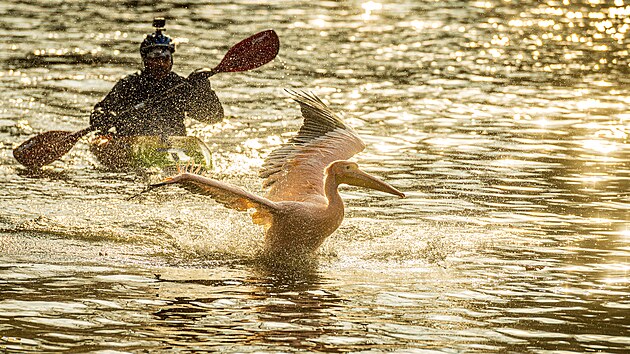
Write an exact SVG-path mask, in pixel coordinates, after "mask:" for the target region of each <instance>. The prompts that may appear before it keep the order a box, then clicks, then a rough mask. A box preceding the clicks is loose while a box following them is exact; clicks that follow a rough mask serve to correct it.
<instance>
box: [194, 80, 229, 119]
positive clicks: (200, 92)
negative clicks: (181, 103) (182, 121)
mask: <svg viewBox="0 0 630 354" xmlns="http://www.w3.org/2000/svg"><path fill="white" fill-rule="evenodd" d="M187 80H188V83H189V84H190V85H191V89H190V96H189V98H188V102H187V109H186V112H187V114H188V116H189V117H190V118H193V119H196V120H198V121H201V122H205V123H216V122H220V121H221V120H223V116H224V113H223V106H222V105H221V102H220V101H219V97H217V94H216V93H215V92H214V90H212V86H211V85H210V80H208V77H207V75H203V74H202V75H199V74H195V73H194V72H193V73H192V74H190V75H189V76H188V79H187Z"/></svg>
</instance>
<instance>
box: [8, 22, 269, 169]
mask: <svg viewBox="0 0 630 354" xmlns="http://www.w3.org/2000/svg"><path fill="white" fill-rule="evenodd" d="M279 50H280V40H279V39H278V35H277V34H276V32H275V31H274V30H266V31H262V32H259V33H256V34H254V35H253V36H251V37H248V38H246V39H244V40H242V41H240V42H238V43H236V44H235V45H234V46H232V48H230V49H229V50H228V52H227V53H226V54H225V56H224V57H223V60H221V62H220V63H219V65H217V66H216V67H215V68H214V69H208V68H203V69H197V70H195V72H202V73H204V74H206V75H204V76H207V77H210V76H213V75H215V74H219V73H226V72H240V71H247V70H252V69H256V68H258V67H260V66H262V65H264V64H267V63H268V62H270V61H271V60H273V59H274V58H275V57H276V55H277V54H278V51H279ZM179 86H180V85H177V86H175V87H172V88H171V89H169V90H168V91H167V92H165V93H163V94H162V95H160V96H159V98H164V95H165V94H168V92H169V91H170V92H174V91H175V89H176V88H177V87H179ZM156 98H158V97H154V98H149V99H147V100H146V101H144V102H142V103H140V104H138V105H136V106H134V107H131V108H129V109H127V110H125V111H123V112H120V113H118V114H119V115H121V114H124V113H126V112H128V111H130V110H132V109H134V108H136V107H139V106H144V105H146V104H148V103H151V102H152V101H153V100H155V99H156ZM94 130H96V128H95V127H93V126H89V127H87V128H85V129H82V130H79V131H76V132H70V131H64V130H52V131H47V132H44V133H41V134H38V135H36V136H34V137H32V138H30V139H28V140H27V141H25V142H23V143H22V144H20V145H19V146H18V147H16V148H15V149H14V150H13V157H15V159H16V160H17V161H18V162H19V163H21V164H22V165H24V166H26V167H30V168H39V167H42V166H44V165H47V164H49V163H51V162H53V161H55V160H58V159H59V158H61V157H62V156H63V155H65V154H66V153H68V151H70V149H72V147H73V146H74V145H75V144H76V143H77V141H79V139H81V137H83V136H84V135H86V134H88V133H90V132H92V131H94Z"/></svg>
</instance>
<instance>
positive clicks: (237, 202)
mask: <svg viewBox="0 0 630 354" xmlns="http://www.w3.org/2000/svg"><path fill="white" fill-rule="evenodd" d="M168 184H178V185H180V186H182V187H184V188H185V189H187V190H189V191H191V192H193V193H197V194H203V195H208V196H210V197H212V199H214V200H216V201H217V202H219V203H221V204H223V205H225V206H226V207H228V208H230V209H234V210H239V211H247V210H249V209H256V212H255V213H254V214H253V215H252V219H253V220H254V223H256V224H260V225H265V226H266V227H269V226H271V222H272V215H273V212H274V211H275V210H277V209H278V206H277V205H276V203H274V202H272V201H270V200H268V199H265V198H262V197H259V196H257V195H255V194H252V193H250V192H248V191H246V190H244V189H241V188H239V187H235V186H232V185H230V184H228V183H224V182H220V181H217V180H214V179H212V178H208V177H204V176H200V175H198V174H195V173H190V172H188V171H186V170H182V171H180V172H179V173H178V174H177V175H175V176H172V177H168V178H166V179H165V180H164V181H162V182H159V183H156V184H152V185H151V186H150V187H151V188H156V187H161V186H165V185H168Z"/></svg>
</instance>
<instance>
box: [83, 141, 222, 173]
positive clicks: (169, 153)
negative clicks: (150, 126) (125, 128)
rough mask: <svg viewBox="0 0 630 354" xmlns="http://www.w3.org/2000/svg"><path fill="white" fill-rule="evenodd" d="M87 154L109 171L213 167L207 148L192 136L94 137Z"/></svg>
mask: <svg viewBox="0 0 630 354" xmlns="http://www.w3.org/2000/svg"><path fill="white" fill-rule="evenodd" d="M90 152H92V154H94V156H96V158H97V159H98V161H99V162H100V163H101V164H102V165H104V166H105V167H107V168H110V169H124V168H136V167H141V168H142V167H144V168H147V167H160V168H163V167H170V166H175V165H178V164H185V163H189V162H194V163H195V164H197V165H202V166H204V167H208V168H209V167H211V166H212V155H211V153H210V149H209V148H208V146H207V145H206V144H205V143H204V142H203V141H202V140H201V139H199V138H197V137H194V136H171V137H167V138H165V139H164V138H163V137H161V136H152V135H149V136H123V137H116V136H112V135H97V136H96V137H95V138H94V139H93V140H92V141H91V142H90Z"/></svg>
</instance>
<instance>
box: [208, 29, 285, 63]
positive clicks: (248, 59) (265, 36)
mask: <svg viewBox="0 0 630 354" xmlns="http://www.w3.org/2000/svg"><path fill="white" fill-rule="evenodd" d="M279 51H280V40H279V39H278V35H277V34H276V32H275V31H274V30H266V31H262V32H259V33H256V34H255V35H253V36H251V37H249V38H245V39H244V40H242V41H240V42H238V43H236V44H235V45H234V46H233V47H232V48H230V50H229V51H228V52H227V53H226V54H225V57H223V60H221V63H219V65H217V67H216V68H214V69H213V70H212V71H213V73H222V72H238V71H247V70H252V69H256V68H258V67H260V66H262V65H264V64H267V63H268V62H270V61H272V60H273V58H275V57H276V55H278V52H279Z"/></svg>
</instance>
